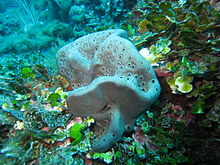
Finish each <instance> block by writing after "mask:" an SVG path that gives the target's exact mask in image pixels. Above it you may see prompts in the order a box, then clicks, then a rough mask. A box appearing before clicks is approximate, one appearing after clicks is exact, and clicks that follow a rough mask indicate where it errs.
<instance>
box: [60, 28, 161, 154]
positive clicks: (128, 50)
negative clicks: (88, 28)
mask: <svg viewBox="0 0 220 165" xmlns="http://www.w3.org/2000/svg"><path fill="white" fill-rule="evenodd" d="M57 61H58V66H59V72H60V74H61V75H62V76H63V77H65V78H66V79H67V80H68V81H69V83H70V84H71V85H72V88H73V91H70V92H69V94H68V97H67V106H68V109H69V110H70V113H71V114H73V115H74V116H80V117H86V116H91V117H93V118H94V119H95V120H96V125H95V133H96V135H97V138H96V139H95V140H94V143H93V144H92V148H93V149H94V150H95V151H97V152H104V151H106V150H108V149H109V148H110V147H111V146H112V145H113V144H114V142H116V141H118V140H120V138H121V137H122V134H123V132H124V131H131V130H132V128H133V126H134V122H135V120H136V119H137V117H138V116H140V114H141V113H143V112H144V111H145V110H147V109H149V107H150V105H151V104H152V103H153V102H154V100H155V99H157V97H158V96H159V94H160V85H159V82H158V80H157V78H156V75H155V73H154V70H153V68H152V67H151V65H150V64H149V63H148V61H147V60H146V59H145V58H143V57H142V56H141V55H140V54H139V52H138V51H137V49H136V48H135V46H134V45H133V44H132V43H131V42H130V41H129V40H128V39H127V33H126V31H124V30H122V29H115V30H106V31H101V32H96V33H93V34H89V35H87V36H84V37H81V38H79V39H77V40H76V41H74V42H72V43H70V44H68V45H66V46H64V47H63V48H61V49H60V50H59V51H58V53H57Z"/></svg>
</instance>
